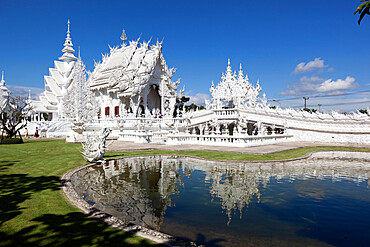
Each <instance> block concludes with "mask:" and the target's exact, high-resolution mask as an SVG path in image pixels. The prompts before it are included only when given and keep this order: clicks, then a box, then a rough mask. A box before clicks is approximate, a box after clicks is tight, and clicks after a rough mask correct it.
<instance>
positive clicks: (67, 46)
mask: <svg viewBox="0 0 370 247" xmlns="http://www.w3.org/2000/svg"><path fill="white" fill-rule="evenodd" d="M69 24H70V22H69V20H68V29H67V37H66V40H65V42H64V48H63V50H62V52H63V56H61V57H60V58H59V59H60V60H62V61H64V62H70V61H76V60H77V58H76V57H75V55H73V53H74V52H75V50H74V49H73V44H72V39H71V35H70V33H71V32H70V31H69Z"/></svg>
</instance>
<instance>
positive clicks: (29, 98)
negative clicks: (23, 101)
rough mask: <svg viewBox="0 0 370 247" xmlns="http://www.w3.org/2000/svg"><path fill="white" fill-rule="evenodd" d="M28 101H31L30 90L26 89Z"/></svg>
mask: <svg viewBox="0 0 370 247" xmlns="http://www.w3.org/2000/svg"><path fill="white" fill-rule="evenodd" d="M28 100H31V89H28Z"/></svg>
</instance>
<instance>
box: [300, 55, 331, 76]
mask: <svg viewBox="0 0 370 247" xmlns="http://www.w3.org/2000/svg"><path fill="white" fill-rule="evenodd" d="M325 67H327V65H325V62H324V60H322V59H321V58H320V57H317V58H315V59H314V60H313V61H309V62H307V63H304V62H302V63H299V64H297V66H296V67H295V69H294V73H295V74H301V73H306V72H311V71H315V70H319V69H323V68H325Z"/></svg>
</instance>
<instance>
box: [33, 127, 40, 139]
mask: <svg viewBox="0 0 370 247" xmlns="http://www.w3.org/2000/svg"><path fill="white" fill-rule="evenodd" d="M34 136H35V137H39V129H38V128H37V127H36V131H35V135H34Z"/></svg>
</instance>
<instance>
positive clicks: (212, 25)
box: [0, 0, 370, 111]
mask: <svg viewBox="0 0 370 247" xmlns="http://www.w3.org/2000/svg"><path fill="white" fill-rule="evenodd" d="M359 3H360V1H359V0H342V1H340V0H325V1H322V0H307V1H297V0H292V1H288V0H280V1H278V0H276V1H271V0H266V1H256V0H253V1H248V0H245V1H232V0H229V1H189V0H188V1H91V0H90V1H77V0H76V1H68V0H64V1H41V0H40V1H37V0H33V1H26V0H24V1H17V0H13V1H8V0H1V1H0V30H1V38H0V70H4V71H5V79H6V82H7V85H9V86H20V87H34V88H42V87H43V86H44V82H43V76H44V75H46V74H48V68H49V67H53V61H54V60H56V59H57V58H58V57H59V56H60V55H61V54H62V52H61V49H62V48H63V43H64V39H65V36H66V23H67V20H68V19H70V21H71V37H72V41H73V44H74V48H75V49H76V50H78V47H79V46H80V47H81V55H82V59H83V60H84V62H85V64H86V67H87V69H88V70H91V71H92V70H93V69H94V60H95V61H99V60H101V53H108V52H109V47H108V45H110V46H116V45H119V44H120V42H121V41H120V35H121V32H122V28H125V30H126V34H127V37H128V39H129V40H132V39H137V38H138V37H139V36H140V35H142V38H141V40H149V39H150V38H151V37H152V38H153V40H154V41H156V40H157V39H159V40H162V39H163V38H164V44H163V53H164V56H165V59H166V61H167V64H168V65H169V66H170V67H176V68H177V72H176V74H175V76H174V80H176V79H177V78H181V85H185V87H186V94H188V95H190V96H196V97H193V100H194V101H195V102H197V103H198V102H199V99H201V98H204V97H207V96H206V95H208V94H209V91H208V89H209V87H210V85H211V82H212V80H213V81H214V82H215V83H218V82H219V81H220V77H221V73H222V72H224V71H225V68H226V65H227V59H228V58H230V59H231V66H232V69H233V70H238V68H239V63H242V65H243V70H244V72H245V73H247V74H248V76H249V79H250V81H251V82H252V83H253V84H255V83H256V81H257V79H259V80H260V84H261V86H262V91H263V92H265V93H266V94H267V98H268V99H278V100H281V101H280V102H279V103H280V104H281V105H282V106H283V107H284V106H300V105H303V100H302V97H303V96H310V100H309V101H308V106H310V107H314V108H318V107H317V104H322V105H323V106H322V108H325V109H328V110H329V109H336V110H342V111H343V110H353V109H355V108H362V109H364V108H366V107H367V106H370V93H369V92H365V93H353V94H350V95H346V96H340V97H339V96H336V97H315V96H317V95H330V94H338V93H347V92H363V91H369V90H370V49H368V44H369V42H370V17H369V16H366V17H365V18H364V20H363V21H362V23H361V25H360V26H359V25H358V24H357V19H358V16H354V15H353V12H354V11H355V9H356V8H357V6H358V5H359ZM297 66H298V67H297ZM291 98H296V100H284V99H291ZM356 101H357V102H360V103H358V104H354V103H353V102H356ZM361 102H363V103H361ZM272 103H273V102H272Z"/></svg>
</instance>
